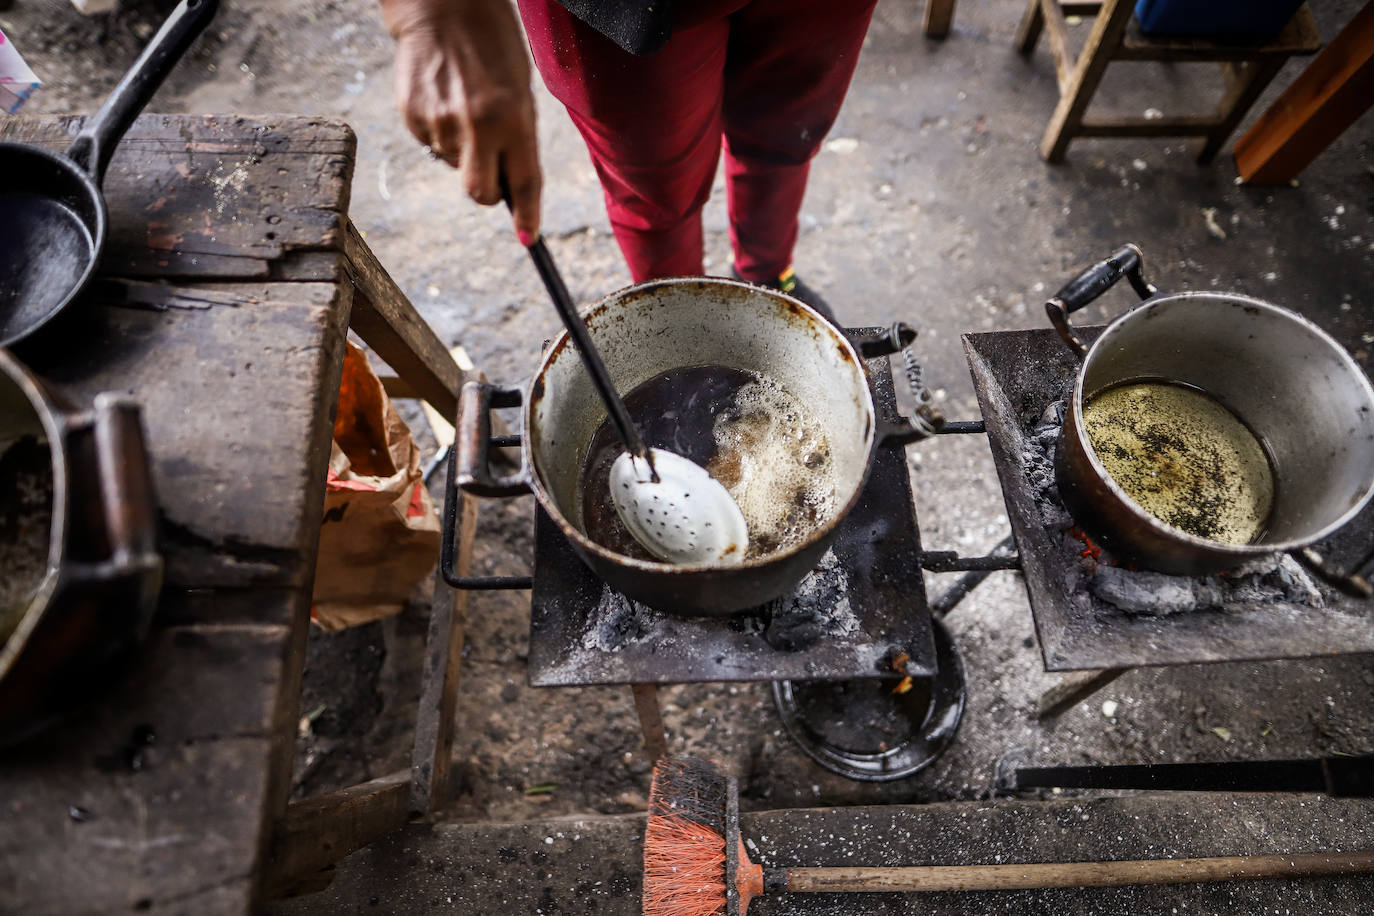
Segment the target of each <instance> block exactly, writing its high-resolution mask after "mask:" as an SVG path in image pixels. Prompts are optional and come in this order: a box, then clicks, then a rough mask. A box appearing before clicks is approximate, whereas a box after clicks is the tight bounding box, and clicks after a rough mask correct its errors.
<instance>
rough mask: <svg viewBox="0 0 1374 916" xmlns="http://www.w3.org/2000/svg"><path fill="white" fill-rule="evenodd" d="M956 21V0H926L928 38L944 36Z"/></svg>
mask: <svg viewBox="0 0 1374 916" xmlns="http://www.w3.org/2000/svg"><path fill="white" fill-rule="evenodd" d="M953 21H954V0H926V19H925V33H926V37H927V38H944V37H945V36H946V35H948V34H949V26H950V23H951V22H953Z"/></svg>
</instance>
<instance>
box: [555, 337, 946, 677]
mask: <svg viewBox="0 0 1374 916" xmlns="http://www.w3.org/2000/svg"><path fill="white" fill-rule="evenodd" d="M881 330H882V329H879V328H872V329H870V328H857V329H851V330H850V331H849V332H848V333H850V334H864V333H871V332H879V331H881ZM867 366H868V371H869V384H870V386H871V387H872V389H873V396H874V403H875V406H876V407H877V411H878V415H879V416H880V417H887V418H889V419H894V418H895V417H896V410H897V408H896V398H895V393H894V391H893V387H892V371H891V366H890V364H889V361H888V358H887V357H880V358H877V359H871V360H868V361H867ZM831 550H832V551H833V552H834V554H835V558H836V559H837V560H838V563H839V568H841V569H843V570H844V572H845V575H846V576H847V577H848V580H849V590H848V593H847V598H848V611H847V612H846V614H845V618H846V622H847V623H848V624H849V625H850V626H849V628H848V630H849V631H848V632H844V633H843V634H837V635H833V636H827V637H824V638H822V639H820V640H818V641H816V642H814V643H812V644H810V645H806V646H804V647H800V648H793V649H787V648H780V647H777V646H775V645H773V644H771V643H770V642H769V641H768V640H767V639H765V638H764V634H763V632H762V629H761V626H760V624H759V618H758V617H757V616H751V615H750V614H748V613H747V612H745V613H743V614H739V615H735V616H733V617H729V618H699V617H678V616H674V615H669V614H659V613H656V612H653V613H650V614H647V615H643V616H642V617H641V618H639V620H641V621H645V622H647V626H646V627H643V628H633V627H632V628H631V631H630V632H614V633H611V634H609V638H608V634H606V633H604V632H602V631H600V630H598V628H597V627H596V626H595V624H596V623H598V622H599V621H598V619H597V618H598V608H604V606H605V605H604V604H603V602H605V601H606V600H608V599H609V598H611V597H613V596H615V593H614V592H612V591H611V590H610V589H609V588H608V587H607V586H606V585H605V584H604V583H603V582H601V580H600V579H598V578H597V577H596V576H595V575H593V573H592V572H591V570H589V569H588V568H587V567H586V565H585V564H583V563H582V561H581V560H580V559H579V558H578V557H577V554H576V553H574V552H573V550H572V548H571V547H570V546H569V545H568V542H567V540H566V539H565V538H564V537H563V536H562V534H561V533H559V531H558V529H557V527H556V526H555V525H554V524H553V521H552V520H551V519H550V518H549V517H548V515H547V514H545V513H544V512H543V510H540V509H536V515H535V545H534V589H533V593H532V595H531V600H530V653H529V682H530V684H531V685H532V686H535V687H572V686H589V685H609V684H675V683H689V682H704V681H775V680H824V679H856V678H870V677H884V676H887V677H890V676H891V675H892V669H891V667H890V662H891V659H892V658H893V656H895V655H896V654H897V653H898V652H906V653H907V654H908V655H909V656H910V661H909V662H908V663H907V671H908V672H909V673H910V674H911V675H912V676H915V677H928V676H931V675H933V674H934V673H935V669H936V663H935V659H936V654H935V644H934V636H933V634H932V631H931V622H930V606H929V604H928V602H927V600H926V592H925V580H924V578H923V576H922V572H921V565H920V559H919V558H920V552H921V542H920V534H919V531H918V529H917V523H916V511H915V502H914V500H913V497H912V490H911V478H910V476H909V472H908V470H907V465H906V456H905V453H904V451H903V450H902V449H880V450H879V452H878V455H877V457H876V458H875V460H874V464H873V469H872V472H871V473H870V475H869V478H868V483H867V484H866V485H865V487H864V491H863V493H862V495H861V496H860V499H859V502H858V504H857V505H855V507H854V509H853V510H851V511H850V513H849V515H848V516H846V517H845V519H844V521H843V522H841V525H840V532H839V535H838V536H837V537H836V539H835V542H834V545H833V547H832V548H831ZM616 597H618V596H616ZM620 600H622V601H623V600H624V599H623V598H622V599H620ZM604 619H605V618H604V617H603V618H601V621H604Z"/></svg>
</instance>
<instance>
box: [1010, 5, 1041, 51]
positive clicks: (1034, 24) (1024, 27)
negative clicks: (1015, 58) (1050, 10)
mask: <svg viewBox="0 0 1374 916" xmlns="http://www.w3.org/2000/svg"><path fill="white" fill-rule="evenodd" d="M1044 27H1045V14H1044V13H1042V12H1041V11H1040V0H1030V3H1027V4H1026V13H1025V15H1024V16H1022V17H1021V25H1020V26H1019V27H1018V28H1017V29H1016V51H1017V53H1019V54H1022V55H1027V56H1028V55H1029V54H1030V53H1031V52H1032V51H1034V50H1035V44H1036V42H1038V41H1039V40H1040V30H1041V29H1043V28H1044Z"/></svg>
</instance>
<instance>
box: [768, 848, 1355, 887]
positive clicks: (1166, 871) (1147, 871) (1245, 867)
mask: <svg viewBox="0 0 1374 916" xmlns="http://www.w3.org/2000/svg"><path fill="white" fill-rule="evenodd" d="M1368 872H1374V850H1363V851H1360V852H1335V853H1300V854H1298V855H1291V856H1279V855H1261V856H1217V857H1213V858H1206V859H1135V860H1126V861H1116V862H1045V863H1036V864H1028V865H921V866H914V867H894V868H873V867H857V868H786V869H782V868H780V869H767V870H766V871H765V874H766V875H767V878H766V884H767V885H768V886H769V887H770V888H780V885H782V883H783V880H784V877H785V881H786V888H787V891H788V892H792V893H805V892H822V893H834V892H844V891H858V892H870V891H1004V890H1005V891H1009V890H1030V889H1036V888H1048V887H1121V886H1124V885H1130V884H1191V883H1196V882H1205V881H1239V880H1244V879H1249V878H1304V877H1314V876H1320V875H1356V874H1366V873H1368Z"/></svg>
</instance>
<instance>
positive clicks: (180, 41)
mask: <svg viewBox="0 0 1374 916" xmlns="http://www.w3.org/2000/svg"><path fill="white" fill-rule="evenodd" d="M218 8H219V0H182V2H181V3H179V4H177V7H176V9H174V10H172V12H171V15H169V16H168V17H167V20H166V21H165V22H163V24H162V28H160V29H158V32H157V34H156V35H154V36H153V39H152V41H150V42H148V46H147V47H146V48H144V49H143V53H142V54H140V55H139V56H138V60H137V61H135V62H134V65H133V66H132V67H131V68H130V69H129V72H128V73H126V74H125V75H124V78H123V79H121V80H120V81H119V85H118V86H115V88H114V91H113V92H111V93H110V96H109V98H107V99H106V100H105V104H104V105H101V106H100V110H99V111H97V112H96V113H95V116H94V117H92V118H90V119H89V120H87V121H86V123H85V125H84V126H83V127H82V129H81V133H79V134H77V137H76V139H75V140H73V141H72V144H71V146H69V147H67V158H68V159H70V160H72V161H73V162H75V163H76V164H77V165H79V166H81V168H83V169H85V170H86V171H87V172H88V173H89V174H90V176H91V177H92V178H94V179H95V183H96V184H97V185H99V184H101V183H102V182H103V181H104V179H105V167H106V166H108V165H109V164H110V157H112V156H113V155H114V151H115V147H116V146H118V145H119V141H120V138H121V137H123V136H124V132H125V131H126V130H128V129H129V125H131V124H133V123H134V118H136V117H138V113H139V112H140V111H142V110H143V107H144V106H145V105H147V104H148V102H149V101H151V100H152V98H153V94H154V93H155V92H157V90H158V87H159V86H161V85H162V81H163V80H164V79H166V77H167V74H168V73H171V72H172V68H173V67H175V66H176V65H177V62H178V61H179V60H181V58H182V55H184V54H185V53H186V49H187V48H189V47H190V46H191V42H193V41H195V40H196V37H197V36H199V35H200V33H201V32H202V31H204V30H205V27H206V26H207V25H209V24H210V20H212V19H214V18H215V11H216V10H217V9H218Z"/></svg>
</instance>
